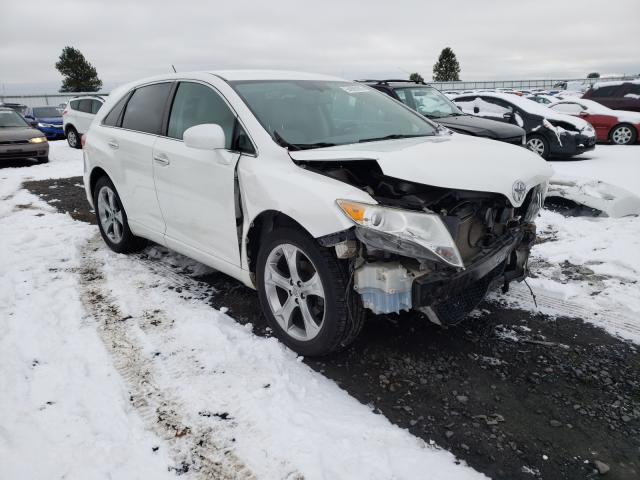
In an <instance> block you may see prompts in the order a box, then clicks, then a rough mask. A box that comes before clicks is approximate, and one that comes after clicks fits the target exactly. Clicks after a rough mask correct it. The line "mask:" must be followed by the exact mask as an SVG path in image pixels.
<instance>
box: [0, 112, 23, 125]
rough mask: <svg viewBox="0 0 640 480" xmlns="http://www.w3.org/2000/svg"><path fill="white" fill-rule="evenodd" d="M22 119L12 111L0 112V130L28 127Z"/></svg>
mask: <svg viewBox="0 0 640 480" xmlns="http://www.w3.org/2000/svg"><path fill="white" fill-rule="evenodd" d="M28 126H29V125H28V124H27V122H25V121H24V119H23V118H22V117H21V116H20V115H18V114H17V113H16V112H14V111H13V110H2V111H0V128H3V127H28Z"/></svg>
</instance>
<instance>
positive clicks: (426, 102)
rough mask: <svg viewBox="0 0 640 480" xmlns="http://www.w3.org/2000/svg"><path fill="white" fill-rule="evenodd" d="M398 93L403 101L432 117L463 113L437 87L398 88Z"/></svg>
mask: <svg viewBox="0 0 640 480" xmlns="http://www.w3.org/2000/svg"><path fill="white" fill-rule="evenodd" d="M396 94H397V95H398V97H399V98H400V100H402V103H404V104H405V105H407V106H409V107H411V108H413V109H414V110H416V111H417V112H418V113H421V114H422V115H425V116H427V117H430V118H440V117H450V116H452V115H463V113H462V112H461V111H460V109H459V108H458V107H456V105H455V104H454V103H453V102H452V101H451V100H449V99H448V98H447V97H446V96H445V95H443V94H442V93H441V92H440V91H439V90H436V89H435V88H429V87H411V88H398V89H396Z"/></svg>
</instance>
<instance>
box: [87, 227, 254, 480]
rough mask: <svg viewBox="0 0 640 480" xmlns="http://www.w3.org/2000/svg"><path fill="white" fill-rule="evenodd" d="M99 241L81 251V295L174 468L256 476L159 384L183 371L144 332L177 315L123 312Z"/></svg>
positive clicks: (203, 475) (201, 475)
mask: <svg viewBox="0 0 640 480" xmlns="http://www.w3.org/2000/svg"><path fill="white" fill-rule="evenodd" d="M99 245H100V239H99V238H98V237H96V238H94V239H93V240H91V241H89V242H88V244H87V245H86V246H85V247H84V249H83V251H82V252H81V259H82V260H81V267H80V271H79V273H80V289H81V300H82V302H83V304H84V306H85V308H86V310H87V312H89V313H90V314H91V315H92V316H93V317H94V318H95V319H96V320H97V321H98V323H99V327H100V328H99V329H98V332H99V334H100V335H101V337H102V340H103V342H104V344H105V345H106V347H107V349H108V350H109V351H110V353H111V355H112V356H113V361H114V365H115V367H116V369H117V370H118V371H119V373H120V374H121V375H122V378H123V379H124V381H125V382H126V384H127V387H128V389H129V392H130V395H131V397H130V400H131V403H132V405H133V406H134V407H135V408H136V410H137V411H138V412H139V414H140V417H141V418H142V420H143V422H144V423H145V426H146V427H147V428H148V429H150V430H151V431H153V432H155V433H156V435H158V436H159V437H160V438H161V439H163V440H164V441H165V442H166V444H167V446H168V447H169V451H170V453H171V455H172V456H173V458H174V460H175V465H174V466H173V467H172V468H173V469H174V470H175V472H176V473H177V474H182V473H189V474H191V475H193V476H194V477H195V478H198V479H212V478H215V479H229V480H231V479H243V480H245V479H246V480H249V479H255V478H256V477H255V475H254V474H253V473H252V472H251V471H250V470H249V468H248V467H247V466H246V465H244V464H243V462H242V461H241V460H240V459H239V458H237V456H236V455H235V454H234V452H233V451H232V449H231V448H229V446H228V445H225V444H222V442H220V441H219V440H218V438H217V435H216V433H217V432H216V428H215V427H212V426H211V425H198V424H197V423H195V422H193V421H190V420H189V419H187V418H186V417H185V416H184V415H183V414H182V413H181V412H183V411H184V408H183V406H182V405H181V403H180V401H179V400H178V399H176V398H174V396H173V395H171V394H170V393H168V392H166V391H163V389H162V388H161V387H160V386H159V383H158V381H157V379H158V377H159V376H161V374H163V373H168V376H169V377H171V378H174V379H175V378H177V379H179V376H180V372H159V371H157V368H158V367H157V365H156V364H155V363H154V361H153V354H152V353H151V352H148V351H147V350H146V349H145V345H144V344H145V342H144V338H142V337H143V336H144V329H145V328H148V326H149V324H151V322H154V324H156V323H157V325H164V328H167V329H168V328H170V325H171V320H170V319H168V318H166V317H165V316H164V315H163V313H162V312H160V311H157V310H154V311H152V312H145V314H144V315H143V318H140V319H135V318H131V317H129V318H127V317H126V316H125V315H123V313H122V312H121V310H120V308H119V307H118V305H117V302H116V301H115V299H113V298H112V297H111V295H110V293H109V291H108V290H107V288H105V279H104V276H103V273H102V266H103V264H102V262H100V261H99V260H97V259H96V258H95V255H94V252H95V251H96V250H98V249H99V248H100V246H99ZM136 320H138V321H136Z"/></svg>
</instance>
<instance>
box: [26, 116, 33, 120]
mask: <svg viewBox="0 0 640 480" xmlns="http://www.w3.org/2000/svg"><path fill="white" fill-rule="evenodd" d="M24 118H26V119H27V120H34V118H33V117H32V116H31V115H25V116H24Z"/></svg>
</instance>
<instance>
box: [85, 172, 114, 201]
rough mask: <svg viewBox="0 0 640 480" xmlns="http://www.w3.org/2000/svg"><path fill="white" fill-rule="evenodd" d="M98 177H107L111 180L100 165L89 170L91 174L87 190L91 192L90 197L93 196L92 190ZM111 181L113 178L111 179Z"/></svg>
mask: <svg viewBox="0 0 640 480" xmlns="http://www.w3.org/2000/svg"><path fill="white" fill-rule="evenodd" d="M100 177H107V178H108V179H109V180H111V177H110V176H109V174H108V173H107V172H106V171H105V170H104V169H103V168H101V167H94V168H93V170H91V174H90V175H89V192H91V198H93V194H94V190H95V187H96V183H97V182H98V179H99V178H100ZM111 181H112V182H113V180H111Z"/></svg>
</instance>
